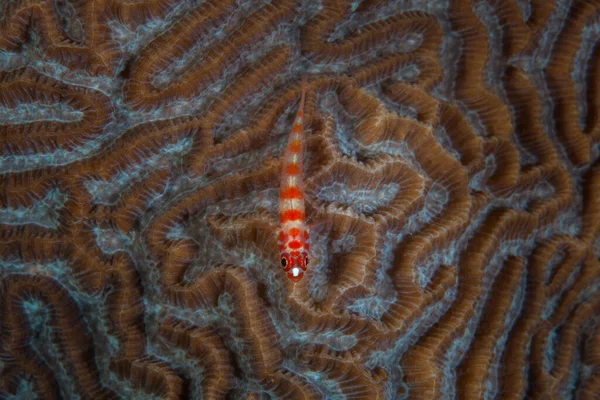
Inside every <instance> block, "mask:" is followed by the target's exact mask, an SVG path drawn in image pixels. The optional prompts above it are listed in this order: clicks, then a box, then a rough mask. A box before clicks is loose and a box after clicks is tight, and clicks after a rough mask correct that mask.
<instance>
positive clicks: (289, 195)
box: [277, 79, 310, 282]
mask: <svg viewBox="0 0 600 400" xmlns="http://www.w3.org/2000/svg"><path fill="white" fill-rule="evenodd" d="M305 95H306V79H305V80H303V81H302V96H301V98H300V107H299V109H298V113H297V114H296V118H295V119H294V124H293V125H292V130H291V131H290V134H289V137H288V142H287V146H286V148H285V151H284V152H283V157H282V161H281V185H280V190H279V224H280V227H281V229H280V231H279V235H278V237H277V245H278V246H279V251H280V255H281V259H280V263H281V267H282V268H283V270H284V271H285V272H286V273H287V276H288V278H289V279H290V280H291V281H292V282H299V281H300V280H301V279H302V277H303V276H304V272H305V271H306V268H307V267H308V252H309V249H310V244H309V232H308V229H307V227H306V216H305V214H304V184H303V180H302V166H303V157H304V124H303V118H304V97H305Z"/></svg>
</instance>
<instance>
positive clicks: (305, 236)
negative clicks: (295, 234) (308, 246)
mask: <svg viewBox="0 0 600 400" xmlns="http://www.w3.org/2000/svg"><path fill="white" fill-rule="evenodd" d="M304 239H306V240H308V231H304Z"/></svg>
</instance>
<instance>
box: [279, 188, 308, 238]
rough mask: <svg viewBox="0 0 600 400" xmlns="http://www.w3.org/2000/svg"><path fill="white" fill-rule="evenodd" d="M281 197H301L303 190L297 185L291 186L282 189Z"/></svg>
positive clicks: (284, 198) (287, 198)
mask: <svg viewBox="0 0 600 400" xmlns="http://www.w3.org/2000/svg"><path fill="white" fill-rule="evenodd" d="M279 198H280V199H283V200H292V199H301V198H302V192H301V191H300V190H299V189H298V188H297V187H295V186H290V187H288V188H286V189H283V190H282V191H281V193H280V194H279ZM292 236H293V235H292Z"/></svg>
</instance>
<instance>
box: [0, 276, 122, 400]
mask: <svg viewBox="0 0 600 400" xmlns="http://www.w3.org/2000/svg"><path fill="white" fill-rule="evenodd" d="M1 302H2V303H1V306H0V307H1V310H2V311H1V315H2V316H3V318H2V325H1V329H0V335H1V336H0V343H1V347H0V351H1V352H2V355H3V360H4V363H5V365H4V366H3V374H2V381H1V388H2V391H4V392H5V394H8V393H11V392H13V393H14V391H15V389H16V387H15V385H18V383H19V382H20V381H21V380H22V379H27V378H26V376H29V377H31V378H30V379H33V382H34V390H35V393H37V395H38V396H39V397H42V398H49V399H50V398H56V399H58V398H64V397H68V394H67V393H64V392H63V393H60V392H59V390H58V388H59V387H61V388H62V390H65V385H57V382H56V379H57V377H56V374H57V373H58V374H60V375H62V379H68V380H70V381H72V384H73V385H74V388H75V390H76V391H77V393H78V394H80V395H82V396H83V398H89V399H108V398H115V397H116V396H115V394H114V393H113V392H112V391H111V390H109V389H107V388H106V387H103V386H102V384H100V380H99V372H98V370H97V366H96V365H95V363H94V362H93V359H94V357H93V352H94V347H93V342H92V337H91V333H90V332H89V329H88V328H87V327H86V324H85V322H84V321H83V320H82V316H81V313H80V311H79V310H78V307H77V305H76V304H75V302H74V301H73V299H72V298H71V297H70V296H69V294H68V293H67V292H66V291H65V290H64V289H63V288H61V286H60V285H59V284H58V283H57V282H55V281H54V280H52V279H49V278H45V277H41V276H36V277H31V276H26V275H22V274H14V275H10V276H8V277H5V278H3V281H2V300H1ZM34 302H35V303H34ZM25 303H31V306H30V307H29V309H28V307H26V306H25ZM34 304H35V305H37V307H36V306H35V305H34ZM36 312H37V313H40V312H41V313H42V314H45V317H43V316H40V315H34V314H35V313H36ZM39 318H42V319H41V320H40V319H39ZM40 330H41V331H40ZM44 331H45V333H44ZM36 336H37V337H38V339H37V340H38V341H40V340H41V341H49V342H50V343H51V344H52V345H53V346H54V348H55V351H56V354H52V352H50V353H44V352H43V351H42V352H40V350H39V349H35V348H34V346H36V345H35V344H34V340H33V338H35V337H36ZM44 336H46V337H44ZM46 344H47V343H44V344H41V343H38V345H40V346H42V345H46ZM59 371H62V372H59Z"/></svg>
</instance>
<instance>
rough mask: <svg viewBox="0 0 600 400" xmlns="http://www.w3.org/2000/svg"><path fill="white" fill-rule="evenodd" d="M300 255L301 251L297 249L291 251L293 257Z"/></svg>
mask: <svg viewBox="0 0 600 400" xmlns="http://www.w3.org/2000/svg"><path fill="white" fill-rule="evenodd" d="M299 255H300V252H299V251H297V250H295V251H290V256H292V257H298V256H299Z"/></svg>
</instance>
